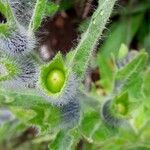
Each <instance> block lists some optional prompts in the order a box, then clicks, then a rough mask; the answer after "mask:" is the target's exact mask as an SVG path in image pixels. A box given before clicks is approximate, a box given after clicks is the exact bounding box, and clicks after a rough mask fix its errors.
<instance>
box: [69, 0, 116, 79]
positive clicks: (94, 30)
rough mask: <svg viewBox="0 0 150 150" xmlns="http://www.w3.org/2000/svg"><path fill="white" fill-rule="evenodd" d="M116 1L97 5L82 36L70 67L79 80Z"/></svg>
mask: <svg viewBox="0 0 150 150" xmlns="http://www.w3.org/2000/svg"><path fill="white" fill-rule="evenodd" d="M116 1H117V0H105V1H101V3H99V6H98V8H97V10H96V11H95V13H94V14H93V16H92V19H91V22H90V25H89V27H88V29H87V31H86V32H85V33H84V34H83V35H82V38H81V41H80V43H79V45H78V46H77V48H76V49H75V54H74V56H73V58H72V60H71V64H70V67H71V68H72V70H73V72H75V74H76V75H77V77H78V78H79V79H83V77H84V74H85V71H86V69H87V66H88V63H89V60H90V58H91V55H92V53H93V51H94V47H95V46H96V44H97V42H98V40H99V38H100V36H101V35H102V32H103V30H104V29H105V26H106V23H107V21H108V19H109V17H110V15H111V12H112V10H113V7H114V5H115V2H116ZM99 2H100V0H99Z"/></svg>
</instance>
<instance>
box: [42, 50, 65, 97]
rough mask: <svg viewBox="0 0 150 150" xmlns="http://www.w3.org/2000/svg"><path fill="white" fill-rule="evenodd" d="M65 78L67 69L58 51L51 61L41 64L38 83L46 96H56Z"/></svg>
mask: <svg viewBox="0 0 150 150" xmlns="http://www.w3.org/2000/svg"><path fill="white" fill-rule="evenodd" d="M66 78H67V71H66V68H65V64H64V61H63V58H62V55H61V54H60V53H58V54H57V55H56V56H55V57H54V58H53V60H52V61H51V62H49V63H47V64H44V65H43V66H41V72H40V76H39V85H40V88H41V90H42V91H43V92H44V93H45V94H46V95H47V96H54V97H57V96H58V95H59V94H60V93H61V91H62V90H63V86H64V84H65V81H66Z"/></svg>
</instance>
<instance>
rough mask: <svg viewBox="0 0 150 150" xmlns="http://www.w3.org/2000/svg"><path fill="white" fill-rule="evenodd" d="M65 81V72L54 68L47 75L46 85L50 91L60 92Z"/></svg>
mask: <svg viewBox="0 0 150 150" xmlns="http://www.w3.org/2000/svg"><path fill="white" fill-rule="evenodd" d="M64 82H65V74H64V73H63V71H61V70H58V69H54V70H52V71H50V72H49V74H48V76H47V86H48V88H49V90H50V91H51V92H52V93H57V92H60V90H61V88H62V86H63V84H64Z"/></svg>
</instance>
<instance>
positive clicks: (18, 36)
mask: <svg viewBox="0 0 150 150" xmlns="http://www.w3.org/2000/svg"><path fill="white" fill-rule="evenodd" d="M35 44H36V40H35V37H34V35H33V34H32V33H28V32H27V31H26V30H25V28H24V27H22V26H19V27H18V29H17V30H16V31H10V35H9V37H7V36H5V35H1V37H0V50H1V51H2V52H3V53H6V54H8V55H10V56H13V57H17V56H20V55H23V54H27V53H29V52H30V51H31V50H33V49H34V48H35Z"/></svg>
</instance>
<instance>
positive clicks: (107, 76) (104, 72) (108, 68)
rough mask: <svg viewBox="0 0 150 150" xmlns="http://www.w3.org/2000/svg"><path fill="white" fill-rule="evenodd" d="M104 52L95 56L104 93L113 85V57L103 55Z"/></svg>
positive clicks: (110, 89)
mask: <svg viewBox="0 0 150 150" xmlns="http://www.w3.org/2000/svg"><path fill="white" fill-rule="evenodd" d="M103 54H104V53H99V54H98V56H97V64H98V67H99V70H100V76H101V80H100V84H101V86H102V87H103V89H104V90H105V92H106V93H108V92H111V91H112V89H113V86H114V75H115V70H116V67H115V63H114V60H113V57H111V56H110V57H107V56H106V57H105V55H103Z"/></svg>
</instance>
